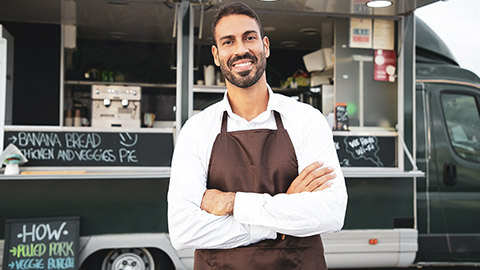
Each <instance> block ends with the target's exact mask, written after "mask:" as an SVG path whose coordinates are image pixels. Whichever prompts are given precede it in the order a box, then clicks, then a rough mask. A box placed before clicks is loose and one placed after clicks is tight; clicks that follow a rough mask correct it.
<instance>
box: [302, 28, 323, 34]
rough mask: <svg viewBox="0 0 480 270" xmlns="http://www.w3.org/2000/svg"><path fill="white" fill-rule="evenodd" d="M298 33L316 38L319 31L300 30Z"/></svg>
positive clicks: (311, 29)
mask: <svg viewBox="0 0 480 270" xmlns="http://www.w3.org/2000/svg"><path fill="white" fill-rule="evenodd" d="M300 32H301V33H303V34H304V35H307V36H318V35H320V30H318V29H317V28H302V29H300Z"/></svg>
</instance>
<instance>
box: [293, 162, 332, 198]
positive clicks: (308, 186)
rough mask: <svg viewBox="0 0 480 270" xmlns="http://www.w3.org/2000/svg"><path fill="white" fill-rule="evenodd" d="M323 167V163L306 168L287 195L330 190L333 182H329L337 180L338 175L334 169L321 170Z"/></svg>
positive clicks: (294, 181)
mask: <svg viewBox="0 0 480 270" xmlns="http://www.w3.org/2000/svg"><path fill="white" fill-rule="evenodd" d="M322 165H323V163H322V162H314V163H312V164H310V165H308V166H307V167H305V169H303V171H302V172H301V173H300V175H298V176H297V178H295V180H293V182H292V183H291V184H290V187H289V188H288V190H287V194H293V193H300V192H305V191H309V192H313V191H320V190H324V189H326V188H329V187H330V186H331V185H332V182H329V180H332V179H333V178H335V176H336V175H335V173H334V172H333V168H332V167H325V168H320V167H322ZM319 168H320V169H319Z"/></svg>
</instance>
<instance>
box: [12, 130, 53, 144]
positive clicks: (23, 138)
mask: <svg viewBox="0 0 480 270" xmlns="http://www.w3.org/2000/svg"><path fill="white" fill-rule="evenodd" d="M16 141H18V145H19V146H21V147H25V146H28V145H32V146H44V147H48V146H60V147H61V146H62V142H61V141H60V138H59V136H58V134H57V133H46V132H38V133H34V132H24V131H21V132H19V133H18V135H17V140H16Z"/></svg>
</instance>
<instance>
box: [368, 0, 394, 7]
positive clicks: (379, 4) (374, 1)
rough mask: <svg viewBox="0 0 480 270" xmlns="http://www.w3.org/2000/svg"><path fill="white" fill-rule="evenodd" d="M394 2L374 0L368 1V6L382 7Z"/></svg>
mask: <svg viewBox="0 0 480 270" xmlns="http://www.w3.org/2000/svg"><path fill="white" fill-rule="evenodd" d="M392 4H393V3H392V1H389V0H372V1H368V2H367V7H371V8H382V7H389V6H391V5H392Z"/></svg>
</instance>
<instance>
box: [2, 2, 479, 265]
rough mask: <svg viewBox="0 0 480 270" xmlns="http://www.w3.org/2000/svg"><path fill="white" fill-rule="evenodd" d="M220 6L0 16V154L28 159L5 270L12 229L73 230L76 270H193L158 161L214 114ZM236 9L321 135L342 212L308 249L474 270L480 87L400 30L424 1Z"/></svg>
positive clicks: (15, 180)
mask: <svg viewBox="0 0 480 270" xmlns="http://www.w3.org/2000/svg"><path fill="white" fill-rule="evenodd" d="M226 2H230V0H223V1H220V0H191V1H179V0H152V1H147V0H111V1H110V0H109V1H96V0H82V1H79V0H77V1H75V0H57V1H37V0H21V1H19V0H4V1H2V2H0V25H1V26H0V34H1V37H0V38H1V39H0V103H1V105H0V106H2V107H3V108H4V109H3V110H2V112H0V129H1V132H0V144H1V145H2V146H3V149H5V148H6V147H7V146H9V145H10V144H13V145H14V146H15V147H16V148H18V149H19V151H20V152H21V154H22V155H23V156H24V157H25V158H26V159H28V162H26V163H24V164H22V165H21V166H20V167H19V169H18V174H9V173H6V171H7V169H2V175H0V265H3V268H2V269H20V268H19V267H24V268H22V269H27V268H25V265H23V266H22V265H20V264H15V262H12V261H10V257H11V255H12V254H13V253H14V251H13V249H11V248H10V247H9V246H8V245H7V244H8V243H7V242H8V241H7V239H10V238H9V237H10V235H11V234H12V233H11V231H13V229H12V225H11V224H12V223H11V222H12V220H25V219H32V220H35V219H36V218H37V219H38V218H62V217H68V218H72V217H73V218H74V220H78V222H79V227H78V254H76V256H75V257H74V260H75V266H76V267H79V269H102V270H110V269H115V270H116V269H145V270H146V269H192V266H193V250H175V249H174V248H173V247H172V245H171V244H170V241H169V237H168V228H167V200H166V194H167V190H168V181H169V173H170V160H171V157H172V153H173V149H174V144H175V138H176V136H177V134H178V132H179V131H180V129H181V127H182V125H183V124H184V123H185V121H186V120H187V119H188V118H189V117H190V116H191V115H193V114H194V113H196V112H197V111H200V110H202V109H204V108H205V107H207V106H209V105H210V104H213V103H214V102H216V101H218V100H220V99H222V98H223V94H224V92H225V83H224V78H222V76H221V74H220V73H219V70H218V69H217V68H216V67H215V66H213V60H212V57H211V53H210V46H211V44H212V38H211V33H210V25H211V20H212V14H213V12H214V10H215V7H216V6H218V5H219V4H221V3H226ZM244 2H245V3H247V4H248V5H249V6H251V7H252V8H253V9H255V10H256V11H257V13H258V15H259V17H260V19H261V20H262V23H263V26H264V31H265V34H266V35H267V36H269V38H270V42H271V51H272V54H271V56H270V58H269V59H268V63H267V81H268V82H269V84H270V86H271V87H272V89H273V90H274V91H275V92H278V93H282V94H285V95H288V96H291V97H292V98H295V99H297V100H299V101H302V102H305V103H309V104H310V105H312V106H314V107H316V108H318V109H319V110H321V111H322V113H323V114H324V115H325V116H326V117H327V120H328V121H329V123H330V124H331V126H332V129H333V134H334V140H335V146H336V148H337V150H338V155H339V160H340V162H341V165H342V170H343V173H344V175H345V180H346V185H347V190H348V194H349V203H348V208H347V214H346V219H345V225H344V228H343V230H342V231H341V232H338V233H331V234H325V235H322V239H323V242H324V246H325V257H326V260H327V264H328V266H329V268H332V269H334V268H374V267H384V268H385V267H391V268H393V267H408V266H412V265H416V266H419V267H421V266H432V265H433V266H435V265H440V266H443V265H457V264H458V265H474V266H478V265H480V259H479V258H480V249H479V248H478V247H479V246H480V229H479V228H480V218H478V212H479V210H480V204H479V202H480V181H479V180H480V178H479V175H478V171H480V159H479V156H480V143H479V140H480V133H479V132H480V120H479V104H480V79H479V78H478V77H477V76H476V75H474V74H473V73H472V72H470V71H468V70H464V69H462V68H460V67H459V65H458V63H457V62H456V60H455V58H454V57H453V55H452V54H451V52H450V51H449V49H448V48H447V47H446V46H445V44H444V43H443V41H441V40H440V39H439V38H438V36H436V34H435V33H434V32H433V31H432V30H431V29H429V28H428V26H427V25H425V24H424V23H423V22H422V21H420V20H419V19H417V18H416V17H415V16H414V11H415V9H417V8H420V7H422V6H424V5H428V4H430V3H432V2H435V1H434V0H417V1H408V0H392V1H389V2H390V4H391V5H390V6H388V7H381V8H374V7H369V6H367V3H368V2H371V1H367V0H336V1H329V0H302V1H298V0H284V1H276V2H271V1H257V0H246V1H244ZM2 162H3V163H8V162H9V160H7V159H5V160H2ZM6 166H8V165H6ZM40 226H43V227H41V228H47V227H46V225H44V224H40V225H38V228H40ZM6 228H8V230H6ZM32 230H33V229H32ZM41 232H42V231H40V233H39V232H38V231H37V236H39V234H40V236H42V235H41ZM24 235H25V231H24ZM31 235H33V232H32V234H31ZM54 236H55V235H54ZM54 236H53V237H54ZM14 237H15V236H14ZM20 237H21V236H20ZM72 250H73V249H72ZM34 255H35V254H33V255H32V256H33V257H35V256H34ZM2 256H3V259H2ZM17 261H18V260H17ZM56 262H57V263H58V261H56ZM67 262H68V261H67ZM72 262H73V261H72ZM29 263H30V264H29V266H30V267H31V268H29V269H41V268H35V265H34V264H33V263H34V261H30V262H29ZM72 265H73V264H72ZM37 266H38V264H37ZM62 266H64V265H62ZM55 267H57V268H55ZM128 267H130V268H128ZM50 269H60V266H59V264H57V265H56V266H55V265H53V266H52V268H50ZM62 269H67V268H62ZM68 269H73V268H68Z"/></svg>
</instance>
